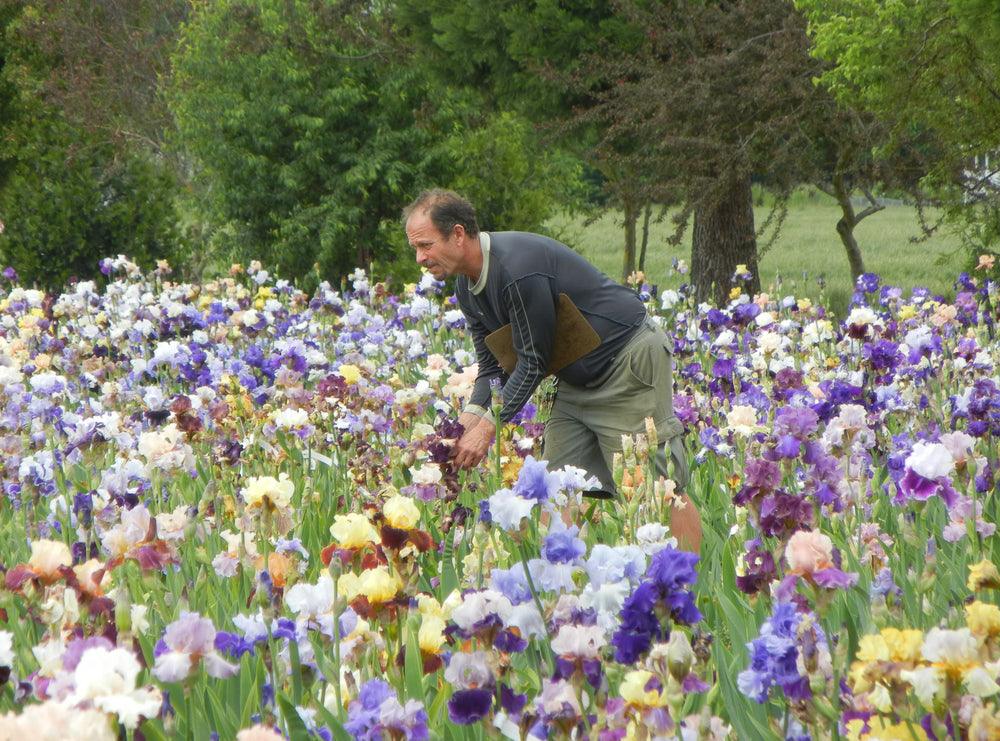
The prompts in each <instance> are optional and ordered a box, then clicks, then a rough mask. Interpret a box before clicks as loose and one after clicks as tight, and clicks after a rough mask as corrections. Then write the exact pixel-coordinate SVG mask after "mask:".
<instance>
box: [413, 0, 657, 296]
mask: <svg viewBox="0 0 1000 741" xmlns="http://www.w3.org/2000/svg"><path fill="white" fill-rule="evenodd" d="M397 7H398V9H399V19H400V21H399V23H400V28H401V29H402V30H403V31H404V33H405V34H406V36H407V38H408V39H409V41H410V43H411V44H412V45H413V46H414V48H416V49H418V50H419V52H418V57H417V58H418V59H420V60H421V62H422V63H423V64H424V65H425V66H426V67H427V68H428V69H429V70H430V71H432V72H434V73H436V74H437V75H438V76H439V78H440V79H442V80H445V81H446V82H447V84H448V85H450V86H461V87H462V88H463V94H464V95H467V96H469V97H472V98H474V99H477V100H481V101H482V105H483V106H484V108H485V109H487V110H489V111H490V112H491V113H492V114H494V115H496V114H498V113H503V112H510V111H516V112H518V113H519V114H520V115H522V116H524V117H526V118H527V119H528V120H530V121H532V122H533V123H535V124H536V125H538V126H539V127H540V130H541V131H542V132H543V136H545V137H546V138H547V139H548V141H549V143H550V148H552V147H557V148H561V149H564V150H565V151H567V152H570V153H572V154H573V155H575V156H576V157H578V158H579V159H580V160H582V161H584V162H586V164H587V165H589V166H590V167H592V168H594V169H595V170H596V171H598V172H599V173H600V176H601V183H602V188H603V190H604V194H605V199H604V205H605V206H618V207H620V208H621V209H622V210H623V211H624V213H625V219H624V231H625V234H624V236H625V239H624V249H623V271H622V277H623V278H624V277H625V276H627V275H628V274H629V273H630V272H632V271H633V270H634V269H635V267H636V253H637V222H638V219H639V217H640V215H641V214H642V213H643V210H644V207H645V206H648V205H649V204H648V202H647V201H641V200H639V189H638V188H637V187H636V182H637V179H638V177H640V176H639V175H637V174H636V173H634V172H628V171H626V170H624V169H622V168H621V167H619V163H618V159H619V157H618V154H617V151H616V149H617V148H618V147H625V148H626V149H627V150H632V149H635V148H636V147H637V146H639V143H637V142H634V141H630V142H617V141H616V142H614V143H613V144H609V145H608V146H604V145H603V144H602V142H601V140H600V139H599V138H598V136H597V133H598V132H597V131H596V130H594V129H590V130H584V127H579V126H576V127H573V128H572V130H570V129H569V128H567V127H566V126H565V125H564V124H565V122H566V121H567V120H568V119H570V118H571V117H572V115H573V112H574V110H577V109H586V108H587V107H588V106H589V105H590V103H591V100H592V98H591V94H590V91H589V90H588V89H587V86H586V85H569V84H567V78H569V77H570V76H574V75H580V76H581V77H586V78H587V79H589V74H588V73H586V72H585V71H584V69H583V65H584V62H585V60H586V56H587V53H588V50H590V49H593V48H594V47H596V46H598V45H600V44H604V45H606V46H607V47H608V48H609V49H612V50H613V53H614V55H620V54H623V53H628V52H629V51H631V50H633V49H634V48H636V46H637V45H638V44H639V43H640V42H641V39H642V33H641V30H640V29H639V28H637V27H636V26H634V25H633V24H631V23H629V22H628V20H627V19H626V18H624V16H622V15H620V14H618V13H616V12H615V10H614V7H613V4H612V3H611V2H607V1H606V0H589V1H588V2H578V3H560V2H556V1H555V0H540V1H537V2H536V1H534V0H532V1H530V2H529V1H528V0H503V2H481V1H476V2H467V3H453V2H449V1H448V0H399V1H398V2H397ZM519 226H520V228H525V227H524V226H523V225H519Z"/></svg>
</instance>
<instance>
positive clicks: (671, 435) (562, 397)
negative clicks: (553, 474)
mask: <svg viewBox="0 0 1000 741" xmlns="http://www.w3.org/2000/svg"><path fill="white" fill-rule="evenodd" d="M670 352H671V344H670V340H669V339H668V338H667V336H666V335H665V334H664V333H663V330H662V329H660V328H659V327H658V326H656V324H655V323H653V321H652V320H649V319H647V320H646V323H645V324H643V325H642V326H641V327H640V328H639V329H638V330H636V332H635V335H634V336H633V337H632V338H631V339H630V340H629V341H628V343H627V344H626V345H625V347H623V348H622V350H621V352H619V353H618V355H617V356H616V357H615V359H614V360H613V361H612V363H611V366H610V367H609V368H608V370H607V371H605V372H604V374H603V375H602V376H601V377H600V378H598V379H597V380H596V381H595V382H594V383H593V384H590V385H589V386H587V387H581V386H572V385H570V384H568V383H563V382H562V381H560V382H559V384H558V390H557V391H556V398H555V401H554V402H553V405H552V414H551V416H550V417H549V421H548V422H547V423H546V425H545V438H544V456H545V459H546V460H548V462H549V469H550V470H554V469H557V468H561V467H563V466H566V465H572V466H577V467H579V468H582V469H584V470H586V471H587V473H589V474H590V475H592V476H596V477H597V478H598V479H600V481H601V484H602V488H604V490H605V491H608V492H614V491H615V486H614V478H613V476H612V474H611V466H612V461H613V459H614V454H615V453H617V452H620V451H621V449H622V435H634V434H635V433H638V432H645V429H646V417H652V418H653V420H654V422H655V424H656V433H657V436H658V438H659V441H660V448H659V451H658V454H657V456H656V470H657V473H658V474H659V475H661V476H666V477H667V478H671V479H673V480H674V481H675V482H676V483H677V488H678V490H681V489H683V488H685V487H686V486H687V484H688V479H689V469H688V462H687V452H686V451H685V449H684V440H683V437H682V435H683V432H684V428H683V426H682V425H681V423H680V420H678V419H677V417H676V416H675V415H674V409H673V379H672V367H673V361H672V359H671V356H670ZM667 445H669V446H670V454H671V455H670V457H671V459H672V462H673V472H672V474H671V473H669V472H668V470H669V469H668V465H667V457H666V451H665V448H666V446H667Z"/></svg>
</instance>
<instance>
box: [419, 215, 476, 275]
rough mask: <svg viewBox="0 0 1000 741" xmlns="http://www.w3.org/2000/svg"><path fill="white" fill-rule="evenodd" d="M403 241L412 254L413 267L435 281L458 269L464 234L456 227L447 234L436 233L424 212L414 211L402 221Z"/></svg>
mask: <svg viewBox="0 0 1000 741" xmlns="http://www.w3.org/2000/svg"><path fill="white" fill-rule="evenodd" d="M406 238H407V240H409V242H410V246H411V247H413V249H414V250H415V251H416V254H417V265H419V266H420V267H422V268H426V269H427V271H428V272H429V273H430V274H431V275H433V276H434V277H435V278H436V279H437V280H444V279H445V278H447V277H448V276H449V275H454V274H455V273H457V272H458V270H459V268H460V267H461V261H462V257H463V255H464V250H463V249H462V242H463V240H464V239H465V231H464V230H463V229H462V227H460V226H456V227H455V228H454V229H453V230H452V231H451V233H450V234H448V235H444V234H441V232H439V231H438V229H437V227H436V226H434V223H433V222H432V221H431V217H430V215H429V214H427V213H426V212H422V211H415V212H414V213H413V214H411V215H410V218H409V219H407V221H406Z"/></svg>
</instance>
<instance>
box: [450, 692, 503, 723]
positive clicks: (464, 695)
mask: <svg viewBox="0 0 1000 741" xmlns="http://www.w3.org/2000/svg"><path fill="white" fill-rule="evenodd" d="M492 707H493V692H492V691H490V690H488V689H472V690H458V691H457V692H455V693H454V694H452V696H451V699H450V700H448V717H449V718H450V719H451V722H452V723H456V724H458V725H460V726H469V725H472V724H473V723H476V722H478V721H480V720H482V719H483V718H485V717H486V716H487V714H489V712H490V709H491V708H492Z"/></svg>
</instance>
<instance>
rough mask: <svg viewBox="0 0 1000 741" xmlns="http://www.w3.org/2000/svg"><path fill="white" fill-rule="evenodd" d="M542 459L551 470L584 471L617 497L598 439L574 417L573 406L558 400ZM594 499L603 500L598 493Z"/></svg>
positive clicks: (546, 437) (550, 422)
mask: <svg viewBox="0 0 1000 741" xmlns="http://www.w3.org/2000/svg"><path fill="white" fill-rule="evenodd" d="M542 457H543V458H544V459H545V460H547V461H548V462H549V469H550V470H555V469H557V468H562V467H563V466H576V467H577V468H582V469H583V470H585V471H586V472H587V473H588V474H589V475H590V476H596V477H597V478H598V479H599V480H600V481H601V487H602V489H603V490H604V493H605V494H606V495H607V497H611V496H613V492H614V490H615V488H614V479H613V477H612V475H611V471H610V469H609V468H608V467H607V464H606V463H605V461H604V455H603V454H602V452H601V446H600V445H599V443H598V441H597V436H596V435H595V434H594V432H593V431H592V430H590V429H588V428H587V427H586V425H584V424H583V423H582V422H581V421H580V420H579V419H578V418H577V417H576V416H575V415H574V414H573V413H572V406H571V405H569V404H566V403H560V400H559V397H558V396H557V397H556V401H555V403H554V404H553V406H552V413H551V415H550V416H549V420H548V422H546V423H545V436H544V438H543V441H542ZM594 495H595V496H600V495H599V494H597V493H596V492H594Z"/></svg>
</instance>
